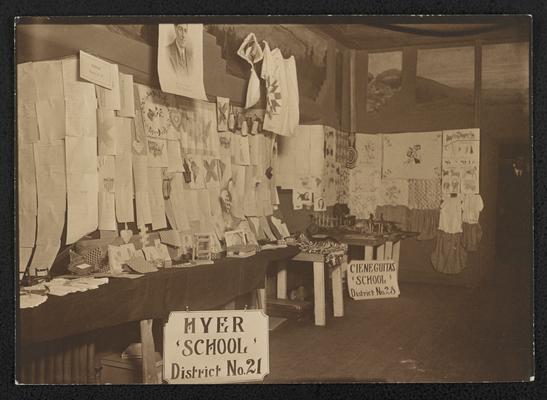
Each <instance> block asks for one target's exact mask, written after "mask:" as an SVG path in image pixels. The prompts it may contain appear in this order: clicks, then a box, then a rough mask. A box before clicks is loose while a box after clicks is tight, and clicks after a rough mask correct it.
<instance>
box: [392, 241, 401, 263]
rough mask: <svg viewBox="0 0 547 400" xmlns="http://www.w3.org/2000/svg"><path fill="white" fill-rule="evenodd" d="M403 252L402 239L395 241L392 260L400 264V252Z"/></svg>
mask: <svg viewBox="0 0 547 400" xmlns="http://www.w3.org/2000/svg"><path fill="white" fill-rule="evenodd" d="M400 252H401V241H400V240H398V241H396V242H395V243H393V257H392V260H393V261H395V262H396V263H397V265H399V254H400Z"/></svg>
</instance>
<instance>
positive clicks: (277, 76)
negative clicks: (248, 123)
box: [261, 42, 300, 136]
mask: <svg viewBox="0 0 547 400" xmlns="http://www.w3.org/2000/svg"><path fill="white" fill-rule="evenodd" d="M263 53H264V58H263V61H262V71H261V77H262V79H264V80H265V83H266V114H265V116H264V129H265V130H267V131H270V132H273V133H277V134H279V135H282V136H291V135H292V134H293V133H294V130H295V128H296V126H297V125H298V122H299V119H300V111H299V95H298V79H297V75H296V63H295V60H294V57H292V56H291V57H290V58H288V59H284V58H283V55H282V54H281V50H279V49H274V50H270V47H269V45H268V43H267V42H264V49H263Z"/></svg>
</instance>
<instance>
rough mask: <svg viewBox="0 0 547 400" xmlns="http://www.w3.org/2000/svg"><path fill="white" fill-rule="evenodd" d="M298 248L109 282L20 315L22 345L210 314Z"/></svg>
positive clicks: (255, 283)
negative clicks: (191, 313)
mask: <svg viewBox="0 0 547 400" xmlns="http://www.w3.org/2000/svg"><path fill="white" fill-rule="evenodd" d="M298 252H299V250H298V248H297V247H294V246H289V247H287V248H284V249H274V250H264V251H262V252H260V253H258V254H256V255H254V256H251V257H248V258H224V259H221V260H218V261H216V262H215V263H214V264H211V265H200V266H195V267H185V268H166V269H163V270H160V271H158V272H153V273H149V274H146V275H145V276H142V277H140V278H137V279H127V278H110V279H109V282H108V284H105V285H102V286H100V287H99V288H98V289H95V290H89V291H86V292H79V293H71V294H68V295H66V296H62V297H57V296H48V299H47V301H46V302H45V303H43V304H41V305H39V306H38V307H35V308H27V309H22V310H20V312H19V316H18V317H19V329H18V331H19V335H20V336H19V340H20V344H21V345H23V346H25V345H30V344H34V343H38V342H45V341H51V340H55V339H60V338H64V337H68V336H73V335H78V334H82V333H85V332H90V331H93V330H96V329H101V328H106V327H110V326H115V325H119V324H122V323H126V322H131V321H140V320H143V319H153V318H166V317H167V316H168V315H169V312H170V311H180V310H185V309H186V307H188V309H189V310H207V309H213V308H216V307H219V306H221V305H223V304H226V303H228V302H229V301H231V300H233V299H234V298H236V297H237V296H240V295H242V294H245V293H248V292H250V291H252V290H253V289H256V288H260V287H264V276H265V273H266V268H267V266H268V264H269V263H270V262H274V261H278V260H283V259H290V258H292V257H294V256H295V255H296V254H298Z"/></svg>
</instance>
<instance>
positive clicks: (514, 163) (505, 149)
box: [496, 142, 532, 270]
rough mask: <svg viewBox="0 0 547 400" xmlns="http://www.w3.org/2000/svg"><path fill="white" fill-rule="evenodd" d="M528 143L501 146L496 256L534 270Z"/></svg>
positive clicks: (505, 261) (501, 261)
mask: <svg viewBox="0 0 547 400" xmlns="http://www.w3.org/2000/svg"><path fill="white" fill-rule="evenodd" d="M530 150H531V149H530V147H529V146H528V144H527V143H522V142H512V143H504V144H502V145H501V146H500V153H499V155H500V156H499V177H498V207H497V210H496V213H497V215H496V217H497V224H496V227H497V229H496V230H497V232H496V249H497V251H496V253H497V259H498V264H500V263H503V264H509V265H512V266H517V265H519V266H521V267H523V268H526V269H529V270H531V260H532V257H531V256H532V179H531V157H530V154H531V151H530Z"/></svg>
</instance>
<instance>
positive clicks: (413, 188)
mask: <svg viewBox="0 0 547 400" xmlns="http://www.w3.org/2000/svg"><path fill="white" fill-rule="evenodd" d="M440 205H441V180H440V179H409V180H408V207H409V208H411V209H416V210H434V209H438V208H439V206H440Z"/></svg>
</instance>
